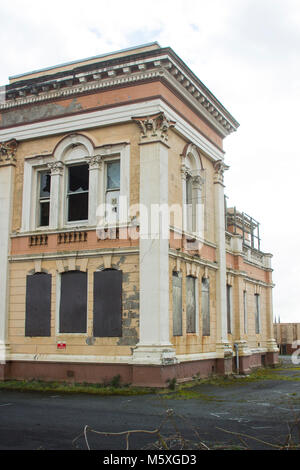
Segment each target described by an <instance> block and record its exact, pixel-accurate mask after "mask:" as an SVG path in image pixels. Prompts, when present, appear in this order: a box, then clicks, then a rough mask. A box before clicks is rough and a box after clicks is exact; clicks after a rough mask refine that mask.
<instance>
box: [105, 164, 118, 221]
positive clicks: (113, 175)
mask: <svg viewBox="0 0 300 470" xmlns="http://www.w3.org/2000/svg"><path fill="white" fill-rule="evenodd" d="M119 197H120V160H113V161H107V162H106V194H105V203H106V221H107V222H117V219H118V215H119Z"/></svg>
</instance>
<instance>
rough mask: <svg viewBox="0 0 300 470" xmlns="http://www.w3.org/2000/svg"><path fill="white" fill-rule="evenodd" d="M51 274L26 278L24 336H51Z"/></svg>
mask: <svg viewBox="0 0 300 470" xmlns="http://www.w3.org/2000/svg"><path fill="white" fill-rule="evenodd" d="M50 322H51V274H46V273H36V274H33V275H32V276H27V279H26V318H25V336H51V331H50Z"/></svg>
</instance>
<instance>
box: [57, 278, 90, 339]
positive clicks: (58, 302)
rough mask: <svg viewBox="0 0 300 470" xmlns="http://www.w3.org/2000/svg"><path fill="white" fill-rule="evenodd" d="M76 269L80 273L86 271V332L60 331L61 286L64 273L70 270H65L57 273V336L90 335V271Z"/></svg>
mask: <svg viewBox="0 0 300 470" xmlns="http://www.w3.org/2000/svg"><path fill="white" fill-rule="evenodd" d="M74 271H77V272H79V273H85V274H86V323H85V332H81V333H80V332H77V333H74V332H73V333H72V332H69V333H65V332H61V331H60V320H61V311H60V306H61V288H62V282H61V280H62V275H64V274H65V273H68V272H70V271H64V272H60V273H57V276H56V336H58V337H59V336H70V335H72V336H88V316H89V290H88V289H89V273H88V271H81V270H78V269H75V270H74Z"/></svg>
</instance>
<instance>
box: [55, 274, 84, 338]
mask: <svg viewBox="0 0 300 470" xmlns="http://www.w3.org/2000/svg"><path fill="white" fill-rule="evenodd" d="M86 331H87V273H85V272H82V271H67V272H65V273H62V274H61V290H60V308H59V332H60V333H86Z"/></svg>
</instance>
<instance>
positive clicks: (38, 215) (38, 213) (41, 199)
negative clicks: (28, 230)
mask: <svg viewBox="0 0 300 470" xmlns="http://www.w3.org/2000/svg"><path fill="white" fill-rule="evenodd" d="M42 173H45V174H49V176H50V191H49V197H41V182H42V180H41V175H42ZM36 177H37V211H36V227H37V228H38V229H43V228H49V226H50V201H51V170H49V169H41V170H37V175H36ZM44 203H49V214H48V224H47V225H42V224H41V205H42V204H44Z"/></svg>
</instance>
